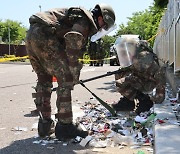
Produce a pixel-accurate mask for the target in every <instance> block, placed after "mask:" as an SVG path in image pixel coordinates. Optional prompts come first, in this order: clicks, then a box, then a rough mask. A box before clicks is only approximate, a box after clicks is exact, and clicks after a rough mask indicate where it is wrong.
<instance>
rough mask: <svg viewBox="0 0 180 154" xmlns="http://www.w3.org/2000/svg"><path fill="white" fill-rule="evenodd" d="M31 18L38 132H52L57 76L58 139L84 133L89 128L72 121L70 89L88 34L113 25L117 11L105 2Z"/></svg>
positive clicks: (30, 44)
mask: <svg viewBox="0 0 180 154" xmlns="http://www.w3.org/2000/svg"><path fill="white" fill-rule="evenodd" d="M29 22H30V29H29V31H28V32H27V38H26V48H27V51H28V54H29V59H30V62H31V64H32V67H33V69H34V70H35V72H36V74H37V78H38V82H37V86H36V88H35V90H36V93H34V94H33V97H34V98H35V104H36V106H37V110H38V111H39V113H40V119H39V123H38V133H39V136H41V137H44V136H47V135H50V134H51V133H52V132H51V130H52V128H53V120H52V119H51V103H50V99H51V89H52V87H53V86H52V77H53V76H55V77H56V79H57V83H58V88H57V91H56V92H57V101H56V106H57V112H58V113H57V114H56V115H55V116H56V118H57V119H58V123H57V124H56V126H55V135H56V137H57V138H58V139H69V138H73V137H75V136H77V135H78V136H81V137H85V136H86V135H87V132H85V131H82V130H80V129H78V127H77V126H76V125H75V124H73V123H72V120H73V113H72V105H71V90H73V87H74V85H75V84H76V83H78V81H79V75H80V70H81V68H82V64H81V63H79V61H78V58H79V57H81V52H80V51H81V49H82V48H83V47H84V46H85V44H86V42H87V40H88V37H91V36H92V35H94V34H95V33H96V32H98V31H99V30H101V29H102V28H104V29H109V28H110V27H111V26H113V25H114V22H115V14H114V11H113V9H112V8H111V7H110V6H109V5H106V4H98V5H96V6H95V8H94V9H93V10H92V11H87V10H86V9H84V8H80V7H72V8H62V9H52V10H49V11H45V12H39V13H37V14H35V15H32V16H31V17H30V19H29Z"/></svg>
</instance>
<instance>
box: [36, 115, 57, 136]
mask: <svg viewBox="0 0 180 154" xmlns="http://www.w3.org/2000/svg"><path fill="white" fill-rule="evenodd" d="M53 133H54V121H53V120H52V119H51V118H50V119H41V118H39V122H38V134H39V136H40V137H46V136H50V135H51V134H53Z"/></svg>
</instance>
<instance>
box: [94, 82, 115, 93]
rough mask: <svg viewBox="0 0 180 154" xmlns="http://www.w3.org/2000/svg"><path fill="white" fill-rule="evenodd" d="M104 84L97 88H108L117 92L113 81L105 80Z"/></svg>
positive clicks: (112, 91)
mask: <svg viewBox="0 0 180 154" xmlns="http://www.w3.org/2000/svg"><path fill="white" fill-rule="evenodd" d="M103 84H105V85H106V87H102V88H97V89H99V90H101V89H103V90H108V91H109V92H111V93H114V92H117V91H116V86H115V81H112V82H105V83H103Z"/></svg>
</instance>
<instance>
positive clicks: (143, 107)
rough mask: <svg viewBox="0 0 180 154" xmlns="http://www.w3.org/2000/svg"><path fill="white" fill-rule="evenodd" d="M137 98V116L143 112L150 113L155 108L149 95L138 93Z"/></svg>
mask: <svg viewBox="0 0 180 154" xmlns="http://www.w3.org/2000/svg"><path fill="white" fill-rule="evenodd" d="M136 98H137V99H138V101H139V103H138V105H137V108H136V111H135V112H136V113H137V114H140V113H141V112H145V111H149V110H150V108H151V107H152V106H153V102H152V101H151V99H150V97H149V95H147V94H143V93H141V92H138V93H137V96H136Z"/></svg>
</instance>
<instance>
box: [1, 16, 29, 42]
mask: <svg viewBox="0 0 180 154" xmlns="http://www.w3.org/2000/svg"><path fill="white" fill-rule="evenodd" d="M26 30H27V29H26V28H25V27H23V26H21V23H20V22H17V21H12V20H9V19H8V20H6V21H5V22H2V21H0V36H1V37H2V41H3V42H7V41H8V40H9V34H10V43H11V44H21V43H22V41H24V39H25V36H26Z"/></svg>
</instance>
